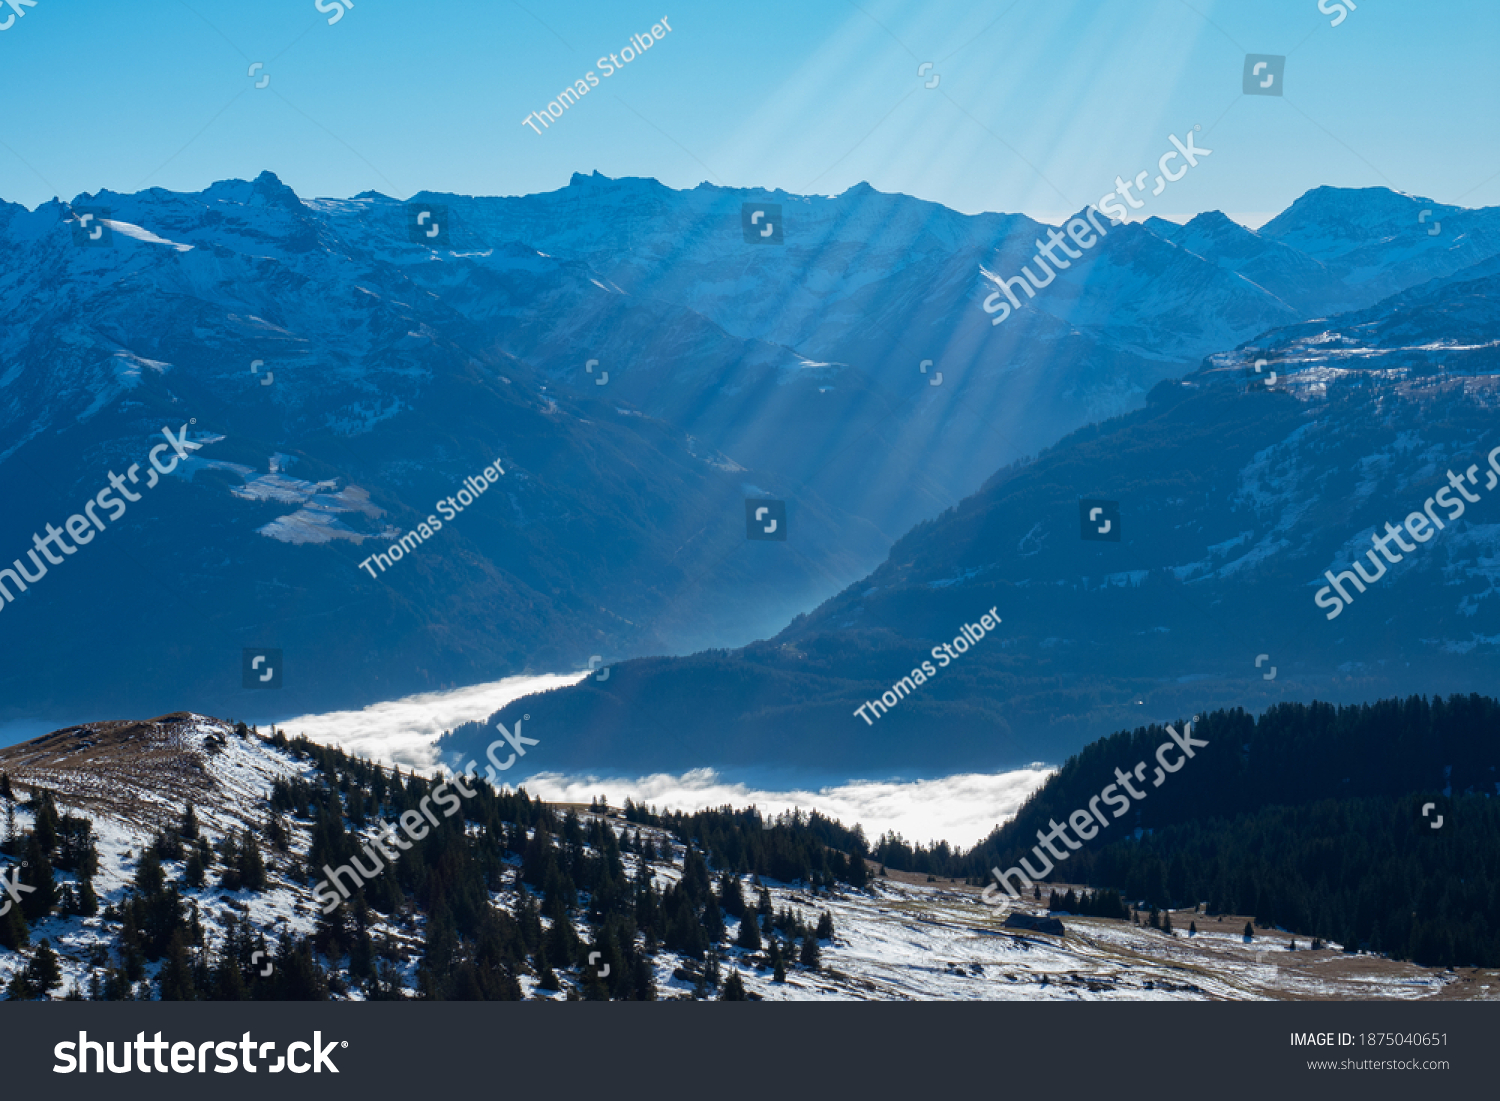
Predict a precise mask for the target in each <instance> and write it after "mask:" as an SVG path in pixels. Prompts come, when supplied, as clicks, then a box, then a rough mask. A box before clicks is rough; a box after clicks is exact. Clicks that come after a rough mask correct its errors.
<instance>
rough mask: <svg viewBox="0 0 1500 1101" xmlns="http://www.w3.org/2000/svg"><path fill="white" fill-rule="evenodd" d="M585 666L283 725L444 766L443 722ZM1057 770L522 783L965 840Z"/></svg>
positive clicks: (562, 777) (572, 793) (871, 833)
mask: <svg viewBox="0 0 1500 1101" xmlns="http://www.w3.org/2000/svg"><path fill="white" fill-rule="evenodd" d="M587 675H588V674H587V673H586V672H584V673H568V674H547V675H544V676H533V677H507V678H506V679H504V680H499V681H494V682H492V683H490V684H479V685H473V686H471V687H468V688H458V689H454V690H453V691H450V692H427V693H424V694H422V695H419V696H408V697H406V698H405V699H400V700H393V701H391V702H389V703H379V704H374V705H372V706H370V707H366V708H364V709H363V710H361V711H333V712H329V713H328V714H324V715H303V716H300V717H298V718H295V719H289V720H287V721H286V722H279V723H277V724H276V725H277V726H278V727H281V728H282V729H284V730H285V731H286V732H287V733H288V734H289V735H292V736H296V735H298V734H305V735H307V737H308V738H310V739H312V740H313V741H315V742H319V743H322V744H324V745H337V746H342V747H343V748H344V749H345V750H347V751H348V752H350V753H354V754H357V755H358V756H361V757H368V758H371V759H372V760H377V761H381V762H383V763H385V764H388V765H389V764H398V765H400V766H401V767H402V768H416V769H419V770H421V771H423V772H431V771H433V770H435V769H437V768H438V767H439V754H438V751H437V748H436V742H437V739H438V738H439V737H441V736H442V734H443V732H444V731H447V730H452V729H453V728H454V727H455V726H458V725H459V724H460V723H464V722H471V721H472V722H483V721H484V720H485V719H487V718H489V716H490V715H492V714H494V713H495V712H496V711H498V710H500V708H502V707H504V706H505V705H506V704H508V703H510V702H511V701H512V700H516V699H519V698H520V697H521V696H525V695H529V694H531V693H533V692H545V691H548V690H550V689H553V688H562V687H565V686H567V685H572V684H577V683H578V682H579V681H580V680H582V679H583V678H584V677H585V676H587ZM482 763H483V762H481V764H482ZM1054 771H1056V770H1055V769H1052V768H1049V767H1046V766H1044V765H1041V764H1036V765H1032V766H1031V767H1030V768H1024V769H1017V770H1014V771H1010V772H999V773H963V774H960V775H956V776H945V777H942V778H940V779H936V780H911V781H873V780H857V781H851V782H850V783H847V784H841V785H838V786H835V787H824V788H820V789H818V790H817V791H808V790H791V791H768V790H764V789H761V788H756V787H752V786H750V785H748V784H743V783H736V782H733V781H731V780H728V779H725V778H724V777H723V776H721V775H720V774H719V773H717V772H715V771H714V770H713V769H708V768H698V769H691V770H689V771H687V772H683V773H681V774H671V773H657V774H654V775H651V776H638V777H600V776H584V775H567V774H563V773H554V772H544V773H539V774H537V775H535V776H530V777H528V778H527V779H526V780H525V785H524V786H525V788H526V790H527V791H528V792H530V793H531V794H532V795H536V796H540V797H541V798H543V799H546V800H547V801H548V802H558V803H587V802H589V801H590V800H591V799H593V798H594V797H595V796H598V795H605V796H607V797H608V798H609V801H610V803H611V804H612V805H614V806H619V805H620V804H622V803H624V802H625V800H626V798H627V797H628V798H630V799H634V800H635V801H636V802H638V803H646V804H648V805H651V806H654V807H656V809H657V810H681V811H695V810H702V809H703V808H705V807H720V806H724V805H725V804H729V805H731V806H735V807H746V806H752V805H753V806H756V807H758V808H760V810H761V811H763V812H765V813H767V814H780V813H782V812H783V811H790V810H801V811H803V812H804V813H805V812H807V811H811V810H818V811H821V812H822V813H823V814H825V815H828V816H829V817H832V818H837V819H838V820H839V821H841V822H843V823H844V824H845V825H848V826H852V825H854V824H855V823H859V824H860V825H862V826H863V827H864V830H865V836H867V837H868V838H869V839H870V840H871V841H874V840H875V839H876V838H878V837H879V836H880V835H881V834H882V833H885V832H886V831H895V832H898V833H900V834H901V836H902V837H904V838H905V839H906V840H907V841H910V842H913V843H915V842H922V843H925V844H930V843H932V842H934V841H947V842H948V843H949V844H950V845H955V846H960V847H964V848H967V847H968V846H970V845H972V844H974V843H975V842H976V841H979V840H981V839H982V838H984V837H985V836H986V835H987V834H988V833H989V832H990V831H991V830H992V829H994V828H995V826H997V825H999V824H1000V823H1001V822H1004V821H1006V820H1007V819H1009V818H1011V817H1012V816H1013V815H1014V814H1015V813H1016V811H1017V810H1019V809H1020V807H1021V804H1022V803H1024V802H1025V801H1026V799H1027V797H1028V796H1030V795H1031V793H1032V792H1033V791H1035V790H1036V789H1037V788H1039V787H1041V786H1042V784H1044V783H1045V782H1046V780H1047V778H1048V777H1049V776H1051V775H1052V773H1053V772H1054Z"/></svg>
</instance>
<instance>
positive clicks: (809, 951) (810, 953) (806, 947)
mask: <svg viewBox="0 0 1500 1101" xmlns="http://www.w3.org/2000/svg"><path fill="white" fill-rule="evenodd" d="M801 962H802V966H803V967H806V968H808V969H810V970H812V971H816V970H818V968H819V967H820V966H821V964H820V960H819V954H818V940H817V938H816V937H814V936H813V935H812V934H811V933H809V934H808V935H807V936H805V937H803V938H802V961H801Z"/></svg>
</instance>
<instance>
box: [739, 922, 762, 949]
mask: <svg viewBox="0 0 1500 1101" xmlns="http://www.w3.org/2000/svg"><path fill="white" fill-rule="evenodd" d="M734 943H735V944H736V945H737V946H738V947H740V948H744V949H746V950H747V951H750V952H759V951H760V947H761V939H760V930H759V929H758V928H756V926H755V915H754V914H746V915H745V916H744V917H743V918H741V919H740V931H739V935H738V936H737V937H736V938H735V942H734Z"/></svg>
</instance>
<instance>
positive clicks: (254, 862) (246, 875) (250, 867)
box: [239, 830, 266, 891]
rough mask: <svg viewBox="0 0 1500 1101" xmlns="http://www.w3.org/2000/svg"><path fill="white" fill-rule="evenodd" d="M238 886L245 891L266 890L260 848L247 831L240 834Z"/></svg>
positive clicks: (264, 868)
mask: <svg viewBox="0 0 1500 1101" xmlns="http://www.w3.org/2000/svg"><path fill="white" fill-rule="evenodd" d="M239 872H240V886H241V887H242V888H243V889H244V890H247V891H264V890H265V889H266V865H265V862H264V860H262V859H261V855H260V846H259V845H258V844H256V842H255V837H254V836H253V835H252V834H251V833H250V831H249V830H242V831H241V833H240V860H239Z"/></svg>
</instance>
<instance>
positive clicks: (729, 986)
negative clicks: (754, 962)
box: [719, 968, 747, 1002]
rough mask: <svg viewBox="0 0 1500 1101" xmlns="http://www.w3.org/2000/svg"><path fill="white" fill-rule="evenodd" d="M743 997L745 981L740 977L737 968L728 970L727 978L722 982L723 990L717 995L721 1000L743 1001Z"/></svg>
mask: <svg viewBox="0 0 1500 1101" xmlns="http://www.w3.org/2000/svg"><path fill="white" fill-rule="evenodd" d="M746 1000H747V999H746V997H745V981H744V980H743V979H741V978H740V972H739V968H735V969H734V970H733V971H731V972H729V978H728V979H726V980H725V982H724V990H723V992H722V993H720V995H719V1001H721V1002H743V1001H746Z"/></svg>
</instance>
